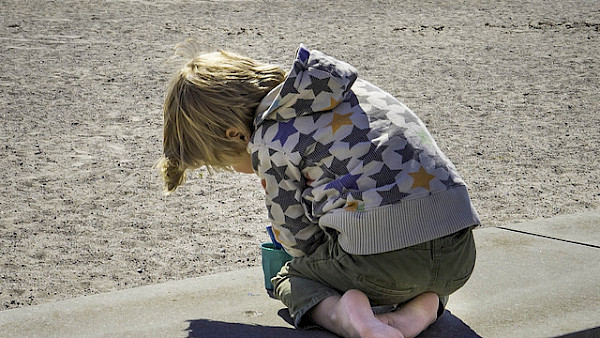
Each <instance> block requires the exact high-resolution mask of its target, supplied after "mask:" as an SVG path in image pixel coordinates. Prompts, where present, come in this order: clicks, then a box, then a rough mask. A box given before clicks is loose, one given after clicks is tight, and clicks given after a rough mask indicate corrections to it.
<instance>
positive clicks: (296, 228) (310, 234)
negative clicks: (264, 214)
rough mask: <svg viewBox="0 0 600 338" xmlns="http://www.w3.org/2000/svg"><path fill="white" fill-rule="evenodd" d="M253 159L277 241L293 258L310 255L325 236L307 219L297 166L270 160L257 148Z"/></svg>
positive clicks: (269, 156)
mask: <svg viewBox="0 0 600 338" xmlns="http://www.w3.org/2000/svg"><path fill="white" fill-rule="evenodd" d="M253 158H254V162H255V165H256V166H255V169H257V174H258V176H259V177H260V178H261V182H262V184H263V187H264V188H265V192H266V197H265V200H266V205H267V210H268V213H269V219H270V220H271V223H272V225H273V232H274V234H275V236H276V239H277V241H278V242H280V243H281V244H282V246H283V247H284V248H285V249H286V251H287V252H288V253H289V254H290V255H292V256H296V257H298V256H303V255H305V254H309V253H311V252H312V251H313V250H314V249H315V248H316V247H317V246H318V245H319V244H321V243H322V242H323V240H324V238H325V233H324V232H323V230H321V228H319V226H318V224H317V223H314V222H311V221H310V220H309V219H308V217H307V216H306V209H305V206H304V205H303V203H302V191H303V183H302V173H301V172H300V170H299V169H298V166H297V165H295V164H294V163H292V162H291V161H287V159H286V158H285V157H283V156H282V157H272V156H271V153H270V152H269V149H268V148H266V147H260V148H258V149H257V150H256V151H255V152H254V153H253ZM274 161H277V162H274Z"/></svg>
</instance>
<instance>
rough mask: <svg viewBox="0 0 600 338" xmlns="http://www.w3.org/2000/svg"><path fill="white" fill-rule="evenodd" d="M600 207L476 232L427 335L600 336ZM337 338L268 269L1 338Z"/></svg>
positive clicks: (10, 321) (73, 304) (102, 305)
mask: <svg viewBox="0 0 600 338" xmlns="http://www.w3.org/2000/svg"><path fill="white" fill-rule="evenodd" d="M599 224H600V211H592V212H588V213H583V214H577V215H568V216H560V217H555V218H553V219H546V220H537V221H531V222H525V223H521V224H513V225H507V226H504V227H499V228H481V229H477V230H476V231H475V238H476V242H477V248H478V257H477V265H476V269H475V272H474V274H473V276H472V278H471V280H470V281H469V282H468V283H467V285H465V287H464V288H462V289H461V290H459V291H458V292H457V293H455V294H454V295H452V296H451V297H450V302H449V303H448V311H446V313H445V314H444V315H443V316H442V317H441V318H440V320H439V321H438V322H437V323H436V324H435V325H433V326H432V327H430V328H429V329H428V330H427V331H426V332H424V333H423V334H422V335H421V336H422V337H479V336H482V337H556V336H562V337H598V336H600V264H599V263H598V262H600V234H599V232H598V231H597V229H598V225H599ZM283 335H285V336H287V337H333V335H331V334H329V333H327V332H323V331H298V330H294V329H293V328H292V325H291V324H290V323H289V316H288V314H287V310H286V309H285V308H284V306H283V305H282V304H281V303H280V302H279V301H277V300H273V299H270V298H269V297H268V296H267V294H266V292H265V291H264V289H263V277H262V271H261V269H260V268H251V269H247V270H242V271H235V272H228V273H222V274H217V275H211V276H204V277H200V278H194V279H187V280H182V281H174V282H169V283H164V284H158V285H151V286H146V287H140V288H135V289H130V290H123V291H116V292H110V293H106V294H100V295H95V296H89V297H81V298H75V299H71V300H66V301H61V302H54V303H47V304H43V305H39V306H31V307H25V308H19V309H14V310H8V311H2V312H0V336H1V337H265V336H283Z"/></svg>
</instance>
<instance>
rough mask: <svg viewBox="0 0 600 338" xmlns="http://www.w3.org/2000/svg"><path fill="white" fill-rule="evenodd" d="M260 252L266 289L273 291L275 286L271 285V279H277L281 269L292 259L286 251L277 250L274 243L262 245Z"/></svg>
mask: <svg viewBox="0 0 600 338" xmlns="http://www.w3.org/2000/svg"><path fill="white" fill-rule="evenodd" d="M260 251H261V255H262V267H263V273H264V276H265V289H267V290H271V291H272V290H273V284H271V278H273V277H275V275H277V273H278V272H279V270H281V267H282V266H284V265H285V263H286V262H288V261H289V260H291V259H292V256H290V255H289V254H288V253H287V252H285V250H283V249H276V248H275V244H273V243H262V244H261V245H260Z"/></svg>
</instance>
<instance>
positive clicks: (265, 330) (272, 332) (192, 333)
mask: <svg viewBox="0 0 600 338" xmlns="http://www.w3.org/2000/svg"><path fill="white" fill-rule="evenodd" d="M278 315H279V316H280V317H281V318H282V319H283V320H285V321H286V322H287V323H288V324H290V325H292V319H291V318H290V316H289V314H288V311H287V309H281V310H279V312H278ZM188 322H189V328H188V329H187V331H188V333H189V334H188V337H189V338H205V337H223V338H229V337H231V338H233V337H235V338H238V337H248V338H254V337H256V338H258V337H261V338H262V337H268V336H271V337H275V336H282V337H286V338H287V337H291V338H294V337H328V338H332V337H337V336H336V335H334V334H331V333H330V332H328V331H322V330H308V331H301V330H296V329H293V328H286V327H281V326H261V325H251V324H240V323H228V322H220V321H212V320H208V319H195V320H189V321H188ZM419 337H421V338H435V337H440V338H441V337H461V338H476V337H481V336H479V335H478V334H477V333H475V332H474V331H473V330H472V329H471V328H470V327H469V326H468V325H466V324H465V323H464V322H463V321H462V320H460V319H459V318H457V317H456V316H454V315H453V314H452V313H450V311H448V310H446V312H444V314H443V315H442V316H441V317H440V318H439V319H438V321H437V322H436V323H435V324H434V325H432V326H430V327H429V328H428V329H427V330H425V331H424V332H423V333H421V334H420V335H419Z"/></svg>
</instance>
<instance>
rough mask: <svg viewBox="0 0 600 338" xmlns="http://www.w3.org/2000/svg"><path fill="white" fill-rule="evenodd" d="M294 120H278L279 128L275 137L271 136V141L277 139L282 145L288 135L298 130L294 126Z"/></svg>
mask: <svg viewBox="0 0 600 338" xmlns="http://www.w3.org/2000/svg"><path fill="white" fill-rule="evenodd" d="M294 122H295V119H291V120H289V121H288V122H279V123H278V127H279V129H278V130H277V134H275V137H273V140H272V141H273V142H275V140H279V142H280V143H281V145H282V146H283V145H284V144H285V142H287V139H288V137H290V136H292V135H294V134H295V133H297V132H298V129H296V128H295V127H294Z"/></svg>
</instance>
